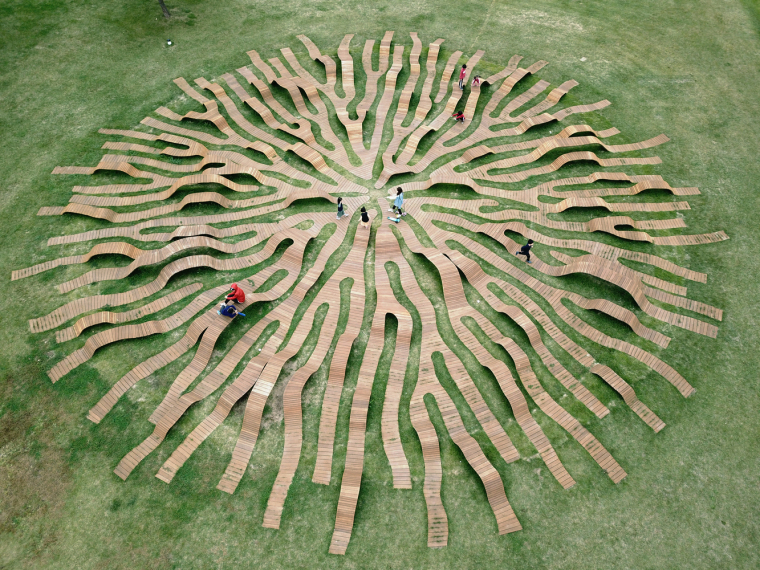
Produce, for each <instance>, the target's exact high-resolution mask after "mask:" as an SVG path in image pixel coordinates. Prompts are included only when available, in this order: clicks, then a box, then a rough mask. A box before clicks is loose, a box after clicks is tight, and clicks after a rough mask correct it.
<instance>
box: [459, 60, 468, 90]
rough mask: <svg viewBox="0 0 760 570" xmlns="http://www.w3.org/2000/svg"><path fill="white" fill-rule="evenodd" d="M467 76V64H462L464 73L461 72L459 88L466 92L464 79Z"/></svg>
mask: <svg viewBox="0 0 760 570" xmlns="http://www.w3.org/2000/svg"><path fill="white" fill-rule="evenodd" d="M466 76H467V64H466V63H465V64H462V71H460V72H459V88H460V89H461V90H462V91H464V78H465V77H466Z"/></svg>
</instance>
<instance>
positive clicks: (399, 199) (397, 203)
mask: <svg viewBox="0 0 760 570" xmlns="http://www.w3.org/2000/svg"><path fill="white" fill-rule="evenodd" d="M403 205H404V191H403V190H402V189H401V186H399V187H398V188H396V199H395V200H393V207H392V208H388V211H389V212H395V213H396V214H398V216H396V217H399V216H406V214H405V213H403V212H402V211H401V207H402V206H403Z"/></svg>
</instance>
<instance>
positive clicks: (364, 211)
mask: <svg viewBox="0 0 760 570" xmlns="http://www.w3.org/2000/svg"><path fill="white" fill-rule="evenodd" d="M361 214H362V227H363V228H365V229H366V228H368V227H369V214H368V213H367V208H365V207H364V206H362V209H361Z"/></svg>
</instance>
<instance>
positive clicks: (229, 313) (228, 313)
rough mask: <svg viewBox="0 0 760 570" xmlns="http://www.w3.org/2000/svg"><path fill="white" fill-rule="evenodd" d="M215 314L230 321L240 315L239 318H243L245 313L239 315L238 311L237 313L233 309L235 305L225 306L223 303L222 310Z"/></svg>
mask: <svg viewBox="0 0 760 570" xmlns="http://www.w3.org/2000/svg"><path fill="white" fill-rule="evenodd" d="M216 314H217V315H222V316H225V317H229V318H231V319H234V318H235V317H237V316H238V315H240V316H241V317H244V316H245V313H241V312H240V311H238V310H237V309H236V308H235V305H225V304H224V303H222V308H221V309H219V310H218V311H217V312H216Z"/></svg>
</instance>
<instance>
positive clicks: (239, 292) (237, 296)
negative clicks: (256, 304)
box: [224, 283, 245, 305]
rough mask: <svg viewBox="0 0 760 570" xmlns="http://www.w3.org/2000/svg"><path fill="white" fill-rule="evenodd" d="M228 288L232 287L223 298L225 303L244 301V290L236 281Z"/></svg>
mask: <svg viewBox="0 0 760 570" xmlns="http://www.w3.org/2000/svg"><path fill="white" fill-rule="evenodd" d="M230 289H232V291H230V294H229V295H227V297H226V298H225V299H224V304H225V305H226V304H227V303H229V302H230V301H232V302H233V303H245V291H243V289H241V288H240V287H239V286H238V284H237V283H233V284H232V285H230Z"/></svg>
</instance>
